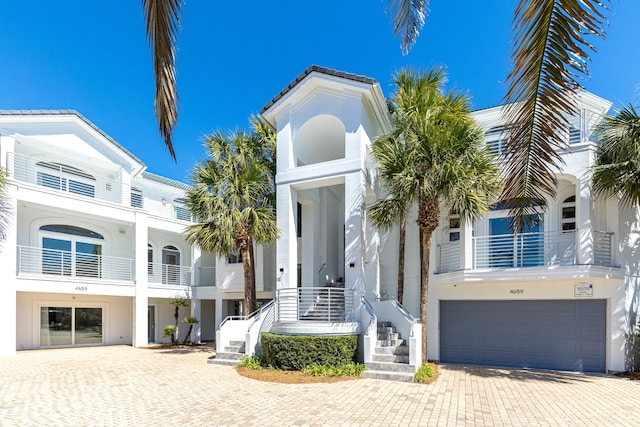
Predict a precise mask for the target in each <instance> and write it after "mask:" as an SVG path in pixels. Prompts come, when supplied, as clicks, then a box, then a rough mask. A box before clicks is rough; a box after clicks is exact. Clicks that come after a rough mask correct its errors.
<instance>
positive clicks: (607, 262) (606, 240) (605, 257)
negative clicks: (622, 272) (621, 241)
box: [593, 231, 613, 266]
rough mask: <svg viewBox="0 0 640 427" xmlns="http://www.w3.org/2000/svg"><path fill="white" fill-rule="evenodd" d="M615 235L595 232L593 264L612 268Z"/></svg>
mask: <svg viewBox="0 0 640 427" xmlns="http://www.w3.org/2000/svg"><path fill="white" fill-rule="evenodd" d="M612 237H613V233H610V232H607V231H594V232H593V261H594V262H593V263H594V264H595V265H603V266H612V265H613V264H612V260H611V246H612V242H611V240H612Z"/></svg>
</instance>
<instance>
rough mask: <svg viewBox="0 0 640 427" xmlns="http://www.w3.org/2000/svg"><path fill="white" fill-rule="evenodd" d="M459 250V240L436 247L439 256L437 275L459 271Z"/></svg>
mask: <svg viewBox="0 0 640 427" xmlns="http://www.w3.org/2000/svg"><path fill="white" fill-rule="evenodd" d="M460 249H461V246H460V241H459V240H457V241H454V242H446V243H443V244H441V245H438V252H439V255H440V268H439V269H438V272H439V273H447V272H449V271H457V270H460Z"/></svg>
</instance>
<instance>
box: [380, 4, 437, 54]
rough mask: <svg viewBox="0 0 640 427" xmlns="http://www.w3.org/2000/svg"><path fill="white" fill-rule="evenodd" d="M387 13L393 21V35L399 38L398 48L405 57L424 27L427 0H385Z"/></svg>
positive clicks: (427, 6) (427, 7) (427, 8)
mask: <svg viewBox="0 0 640 427" xmlns="http://www.w3.org/2000/svg"><path fill="white" fill-rule="evenodd" d="M387 11H389V12H390V13H391V16H392V19H393V33H394V34H395V36H396V37H400V48H401V49H402V53H403V54H404V55H406V54H407V53H409V49H411V46H413V45H414V43H415V42H416V38H417V37H418V34H419V33H420V30H421V29H422V27H423V26H424V19H425V17H426V16H427V13H428V12H429V0H387Z"/></svg>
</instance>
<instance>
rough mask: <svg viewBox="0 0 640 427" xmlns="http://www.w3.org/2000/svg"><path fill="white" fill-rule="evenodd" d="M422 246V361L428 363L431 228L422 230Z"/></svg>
mask: <svg viewBox="0 0 640 427" xmlns="http://www.w3.org/2000/svg"><path fill="white" fill-rule="evenodd" d="M421 231H422V232H421V233H420V240H421V241H420V246H421V247H422V255H423V256H422V258H421V260H420V282H421V283H422V286H421V287H420V321H421V322H422V363H427V304H428V302H429V256H430V255H431V236H432V232H431V231H429V230H421Z"/></svg>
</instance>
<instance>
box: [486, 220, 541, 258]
mask: <svg viewBox="0 0 640 427" xmlns="http://www.w3.org/2000/svg"><path fill="white" fill-rule="evenodd" d="M543 231H544V230H543V227H542V215H530V216H529V218H528V222H527V224H526V225H525V226H524V229H523V230H521V231H520V232H518V233H516V234H514V233H513V227H512V226H511V219H510V218H509V217H501V218H491V219H490V220H489V234H490V238H489V248H488V249H489V253H488V256H489V262H488V266H489V267H490V268H510V267H535V266H540V265H543V264H544V235H543V233H542V232H543Z"/></svg>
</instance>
